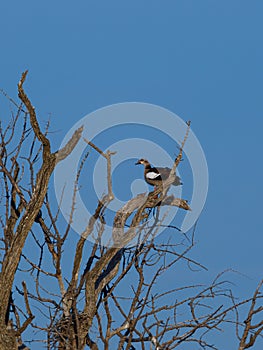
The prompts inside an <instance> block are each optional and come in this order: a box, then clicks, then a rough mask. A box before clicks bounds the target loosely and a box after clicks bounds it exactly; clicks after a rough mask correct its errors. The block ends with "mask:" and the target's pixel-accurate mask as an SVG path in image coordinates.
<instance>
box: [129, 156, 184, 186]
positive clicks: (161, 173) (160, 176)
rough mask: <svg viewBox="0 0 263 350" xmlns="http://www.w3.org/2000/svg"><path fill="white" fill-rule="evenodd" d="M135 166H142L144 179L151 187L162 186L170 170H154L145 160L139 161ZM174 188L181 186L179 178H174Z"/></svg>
mask: <svg viewBox="0 0 263 350" xmlns="http://www.w3.org/2000/svg"><path fill="white" fill-rule="evenodd" d="M137 164H143V165H144V179H145V181H146V182H147V183H148V184H149V185H151V186H156V187H158V186H160V185H161V184H162V181H165V180H167V179H168V177H169V175H170V172H171V169H170V168H154V167H151V164H150V163H149V162H148V160H146V159H139V160H138V162H137V163H135V165H137ZM172 185H174V186H179V185H182V183H181V179H180V177H179V176H176V177H175V180H174V182H173V183H172Z"/></svg>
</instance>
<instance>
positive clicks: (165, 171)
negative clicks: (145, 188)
mask: <svg viewBox="0 0 263 350" xmlns="http://www.w3.org/2000/svg"><path fill="white" fill-rule="evenodd" d="M158 172H159V173H160V174H161V176H162V179H163V180H166V179H168V177H169V175H170V172H171V169H170V168H158Z"/></svg>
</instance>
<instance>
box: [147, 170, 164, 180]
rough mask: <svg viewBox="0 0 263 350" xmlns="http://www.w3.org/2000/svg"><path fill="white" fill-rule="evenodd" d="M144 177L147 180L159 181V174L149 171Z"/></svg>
mask: <svg viewBox="0 0 263 350" xmlns="http://www.w3.org/2000/svg"><path fill="white" fill-rule="evenodd" d="M145 177H147V179H149V180H161V175H160V174H159V173H156V172H154V171H149V172H148V173H146V174H145Z"/></svg>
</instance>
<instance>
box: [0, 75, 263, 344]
mask: <svg viewBox="0 0 263 350" xmlns="http://www.w3.org/2000/svg"><path fill="white" fill-rule="evenodd" d="M26 75H27V72H25V73H23V75H22V78H21V80H20V82H19V84H18V96H19V99H20V102H21V103H20V104H17V103H16V102H15V101H14V100H12V99H10V98H8V97H7V96H6V98H7V99H9V101H10V102H11V105H12V106H15V113H12V117H11V118H10V122H9V123H8V124H7V125H3V124H1V128H0V137H1V150H0V152H1V157H0V168H1V173H2V177H1V226H2V229H3V230H2V232H3V234H2V237H1V244H2V245H1V249H2V255H1V273H0V349H18V348H20V349H23V348H25V345H24V344H27V346H28V347H30V346H31V343H32V346H34V343H35V342H41V344H42V347H43V348H47V349H84V348H85V347H87V348H90V349H127V350H128V349H156V350H157V349H159V350H161V349H174V348H176V347H180V345H182V346H183V348H184V349H186V347H187V344H198V346H199V348H203V349H209V348H210V349H217V346H216V345H215V344H213V342H211V339H212V337H213V335H214V334H216V333H218V332H220V331H221V330H222V329H223V328H224V325H225V324H228V323H231V324H233V328H234V327H235V328H236V334H237V339H238V341H239V343H240V344H239V348H238V349H239V350H241V349H247V348H251V347H252V346H253V345H254V344H255V341H256V339H257V338H258V337H260V336H261V333H262V328H263V324H262V322H263V321H262V319H263V317H262V310H263V306H262V303H261V300H262V292H261V289H262V283H263V282H261V283H260V284H259V286H258V288H257V289H256V291H255V293H254V295H253V296H252V298H249V299H246V300H242V301H237V299H235V297H234V296H233V293H232V291H231V284H230V283H229V282H228V281H227V280H225V279H224V276H225V274H221V275H220V276H218V277H217V278H216V279H215V280H214V281H212V282H211V284H210V285H208V286H204V285H201V284H191V283H188V284H187V285H181V284H180V283H178V282H177V281H176V280H175V281H171V283H169V284H167V287H166V283H164V281H165V277H166V276H167V275H169V274H170V273H169V271H171V270H172V269H174V270H176V271H177V270H178V271H179V272H178V273H183V271H184V269H187V270H188V271H191V270H192V269H206V268H205V267H204V266H202V264H201V263H200V262H198V261H195V260H193V259H192V258H191V255H190V253H191V249H192V248H193V246H194V244H195V230H193V232H192V234H191V237H185V236H184V235H182V234H181V235H180V238H177V239H176V240H172V241H167V242H166V243H164V242H159V241H158V239H157V237H156V236H157V233H158V230H159V229H160V227H161V226H162V225H163V216H162V215H161V211H160V208H161V207H167V208H168V207H171V206H176V207H179V208H181V210H190V206H189V205H188V203H187V201H186V200H184V199H181V198H175V197H174V196H173V195H171V194H169V193H168V191H169V188H170V185H171V184H172V183H173V182H174V177H175V175H174V174H175V171H176V169H177V167H178V166H179V163H180V161H181V159H182V155H183V148H184V144H185V142H187V137H188V132H189V128H190V123H188V127H187V132H186V135H185V138H184V140H183V142H182V144H181V145H180V150H179V154H178V156H177V157H176V159H175V161H174V165H173V169H172V171H171V173H170V176H169V178H168V179H167V180H166V181H165V182H164V183H163V185H162V186H161V187H157V188H156V189H155V190H154V191H153V192H150V193H149V194H148V195H147V194H139V195H137V196H136V197H134V198H132V199H131V200H129V201H128V202H127V203H126V204H125V205H124V206H123V207H122V208H120V209H119V210H118V212H117V213H116V215H115V217H114V222H113V229H112V237H111V242H110V244H109V245H108V246H103V245H102V244H101V238H102V237H103V235H104V234H105V224H106V221H107V219H108V218H107V207H108V205H109V203H110V202H111V201H112V200H113V199H114V193H113V189H112V181H111V157H112V156H113V155H114V154H113V153H112V152H110V151H109V150H108V151H103V150H101V149H100V148H99V147H98V146H96V145H95V144H93V143H92V142H91V141H89V140H85V141H86V142H87V145H88V146H89V147H91V148H92V149H94V150H95V151H96V152H98V153H99V154H100V156H102V157H104V159H105V163H106V166H107V171H106V172H105V177H106V178H107V184H108V188H107V193H106V194H105V195H104V196H103V197H102V198H100V200H99V201H98V203H94V212H93V215H92V216H91V218H90V219H89V222H88V225H87V227H86V229H85V230H84V231H83V233H82V235H81V236H77V238H76V235H74V233H73V232H72V229H71V223H72V220H73V215H74V211H75V210H76V209H75V196H76V193H77V191H79V188H80V177H81V173H82V170H83V166H84V164H85V162H87V160H88V156H89V153H87V154H85V155H84V156H83V160H82V162H81V163H80V165H79V169H78V172H77V176H76V180H75V191H74V195H73V198H70V199H68V198H67V199H63V198H62V199H61V200H70V201H71V203H72V206H71V207H72V210H71V213H70V214H69V222H68V223H65V221H63V220H62V214H61V212H60V205H59V204H58V205H57V207H56V206H55V203H54V201H53V200H52V199H50V197H52V191H50V190H49V182H50V177H51V175H52V172H53V170H54V168H55V166H56V164H57V163H58V162H60V161H63V159H65V158H66V157H67V156H68V155H69V154H70V153H71V152H72V151H73V149H74V147H75V146H76V144H77V142H78V141H79V139H80V137H81V134H82V128H80V129H78V130H76V131H75V133H74V134H73V135H72V137H71V139H70V141H69V142H68V143H67V144H66V145H65V146H64V147H63V148H62V149H60V150H59V151H56V152H52V151H51V145H50V140H49V137H48V135H49V134H48V130H49V124H47V125H46V129H45V131H44V132H42V131H41V128H40V126H39V122H38V120H37V116H36V113H35V109H34V107H33V106H32V104H31V102H30V100H29V98H28V97H27V95H26V93H25V91H24V89H23V84H24V81H25V79H26ZM12 108H13V107H12ZM153 212H154V215H153ZM150 217H153V218H154V223H153V224H151V223H150V220H149V218H150ZM174 229H176V228H174ZM91 236H92V237H95V238H94V243H92V244H91V243H90V242H89V243H88V241H87V238H89V237H91ZM137 238H138V240H137V244H135V245H134V246H130V245H129V243H130V242H132V241H134V240H135V239H137ZM69 241H70V248H71V249H70V251H71V256H70V257H68V256H67V255H66V254H68V252H69V250H68V247H67V244H68V242H69ZM170 275H171V274H170ZM165 288H167V289H165ZM260 303H261V304H260ZM246 306H249V307H248V311H247V316H246V319H245V322H240V310H241V308H242V307H246ZM29 327H30V328H31V332H29V331H28V329H29ZM22 336H23V341H22Z"/></svg>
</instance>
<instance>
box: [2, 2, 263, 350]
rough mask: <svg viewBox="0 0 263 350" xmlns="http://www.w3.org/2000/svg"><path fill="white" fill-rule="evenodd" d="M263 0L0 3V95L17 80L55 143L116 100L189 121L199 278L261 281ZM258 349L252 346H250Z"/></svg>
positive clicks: (244, 289) (246, 289)
mask: <svg viewBox="0 0 263 350" xmlns="http://www.w3.org/2000/svg"><path fill="white" fill-rule="evenodd" d="M262 13H263V2H262V1H261V0H254V1H247V0H246V1H245V0H220V1H219V0H217V1H215V0H198V1H196V0H191V1H190V0H167V1H156V0H151V1H149V0H148V1H141V0H140V1H139V0H133V1H123V0H118V1H115V0H113V1H87V0H86V1H82V0H80V1H76V2H73V1H50V0H48V1H43V2H39V1H32V0H30V1H9V2H7V1H6V2H2V3H1V5H0V33H1V41H0V45H1V46H0V47H1V56H0V60H1V61H0V62H1V65H0V87H1V88H3V89H4V90H5V91H6V92H7V93H8V94H9V95H11V96H15V95H16V84H17V82H18V80H19V77H20V75H21V72H22V71H23V70H25V69H29V76H28V80H27V83H26V89H27V91H28V92H29V95H30V97H31V99H32V101H33V103H34V105H35V107H36V109H37V112H38V114H39V116H40V119H41V121H43V122H44V121H45V120H46V119H47V118H48V117H49V115H51V120H52V129H53V130H55V131H57V132H56V138H55V137H54V145H55V146H58V145H59V144H60V142H61V141H62V139H63V137H64V135H65V134H66V132H67V131H68V130H69V129H70V127H71V126H72V125H74V124H75V123H76V122H77V121H78V120H79V119H80V118H82V117H83V116H84V115H86V114H87V113H89V112H92V111H94V110H96V109H97V108H100V107H103V106H107V105H109V104H113V103H117V102H126V101H140V102H148V103H152V104H156V105H160V106H162V107H165V108H167V109H169V110H171V111H173V112H174V113H176V114H178V115H179V116H180V117H181V118H182V119H184V120H188V119H190V120H191V121H192V129H193V131H194V132H195V134H196V135H197V137H198V139H199V141H200V142H201V144H202V146H203V149H204V152H205V155H206V157H207V162H208V167H209V178H210V185H209V194H208V199H207V202H206V206H205V209H204V211H203V213H202V216H201V218H200V220H199V224H198V230H197V240H198V245H197V247H196V248H195V250H194V252H193V255H194V257H196V258H197V259H199V261H200V262H202V263H203V264H204V265H206V266H207V267H208V268H209V273H208V280H209V279H212V278H213V276H215V275H216V274H217V273H219V272H221V271H223V270H225V269H227V268H233V269H235V270H238V271H239V272H240V273H243V274H245V275H247V276H249V278H246V277H241V276H240V278H239V279H236V277H235V282H236V284H237V285H236V290H237V291H238V292H239V293H240V295H241V296H249V295H250V294H251V293H252V291H253V290H254V288H255V287H256V285H257V283H258V282H259V280H260V279H261V278H262V263H263V258H262V247H263V236H262V208H263V206H262V197H263V196H262V195H263V191H262V188H263V186H262V178H263V166H262V129H263V100H262V82H263V64H262V62H263V36H262V33H263V22H262ZM261 348H262V343H261V346H260V343H258V345H257V346H255V347H254V349H261Z"/></svg>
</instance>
